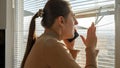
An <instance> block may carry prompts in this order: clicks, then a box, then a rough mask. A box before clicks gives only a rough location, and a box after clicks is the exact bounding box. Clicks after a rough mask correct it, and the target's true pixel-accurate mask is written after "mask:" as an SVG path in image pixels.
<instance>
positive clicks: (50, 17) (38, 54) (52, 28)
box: [21, 0, 98, 68]
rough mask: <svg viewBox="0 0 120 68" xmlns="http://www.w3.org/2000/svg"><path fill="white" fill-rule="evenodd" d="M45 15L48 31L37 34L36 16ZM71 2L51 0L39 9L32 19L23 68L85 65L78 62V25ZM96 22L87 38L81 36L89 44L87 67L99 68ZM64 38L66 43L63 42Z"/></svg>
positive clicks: (75, 67)
mask: <svg viewBox="0 0 120 68" xmlns="http://www.w3.org/2000/svg"><path fill="white" fill-rule="evenodd" d="M37 17H42V21H41V24H42V26H43V27H44V28H45V31H44V33H43V34H42V35H41V36H40V37H37V38H36V36H35V19H36V18H37ZM77 24H78V22H77V21H76V19H75V17H74V14H73V13H72V11H71V8H70V5H69V3H68V2H66V1H64V0H48V2H47V3H46V5H45V7H44V9H43V10H39V11H38V12H37V13H36V14H35V15H34V16H33V18H32V20H31V24H30V29H29V36H28V42H27V49H26V53H25V56H24V59H23V62H22V65H21V68H81V67H80V66H79V65H78V64H77V63H76V62H75V58H76V56H77V53H78V52H79V51H78V50H74V48H73V47H74V41H72V42H69V41H68V40H67V39H69V38H73V37H74V32H75V28H74V26H75V25H77ZM95 31H96V28H95V26H94V24H92V25H91V27H90V28H89V29H88V32H87V38H86V39H85V38H84V37H83V36H80V37H81V38H82V40H83V42H84V44H85V46H86V66H85V68H97V64H96V56H97V53H98V51H97V50H96V49H95V48H96V43H97V37H96V34H95ZM61 40H63V41H64V43H65V44H63V43H62V42H61Z"/></svg>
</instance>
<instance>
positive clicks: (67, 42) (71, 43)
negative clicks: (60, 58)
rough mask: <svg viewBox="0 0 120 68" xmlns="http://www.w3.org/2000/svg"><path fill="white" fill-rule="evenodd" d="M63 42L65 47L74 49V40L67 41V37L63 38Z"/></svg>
mask: <svg viewBox="0 0 120 68" xmlns="http://www.w3.org/2000/svg"><path fill="white" fill-rule="evenodd" d="M63 41H64V43H65V44H66V47H67V48H68V49H74V43H75V40H73V41H72V42H69V41H68V40H67V39H65V40H63Z"/></svg>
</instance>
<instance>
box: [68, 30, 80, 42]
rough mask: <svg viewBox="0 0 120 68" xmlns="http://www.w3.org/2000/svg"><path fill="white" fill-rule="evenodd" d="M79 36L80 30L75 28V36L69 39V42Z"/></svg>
mask: <svg viewBox="0 0 120 68" xmlns="http://www.w3.org/2000/svg"><path fill="white" fill-rule="evenodd" d="M78 36H79V34H78V32H77V31H76V30H75V32H74V37H73V38H70V39H68V41H69V42H72V41H73V40H75V39H76V38H77V37H78Z"/></svg>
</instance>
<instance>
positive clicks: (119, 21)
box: [115, 0, 120, 68]
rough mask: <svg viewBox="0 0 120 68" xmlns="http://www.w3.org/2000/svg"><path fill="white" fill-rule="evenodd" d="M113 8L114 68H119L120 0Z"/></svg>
mask: <svg viewBox="0 0 120 68" xmlns="http://www.w3.org/2000/svg"><path fill="white" fill-rule="evenodd" d="M115 6H116V7H115V9H116V11H115V29H116V32H115V34H116V35H115V36H116V37H115V38H116V39H115V50H116V51H115V59H116V60H115V66H116V67H115V68H120V0H116V5H115Z"/></svg>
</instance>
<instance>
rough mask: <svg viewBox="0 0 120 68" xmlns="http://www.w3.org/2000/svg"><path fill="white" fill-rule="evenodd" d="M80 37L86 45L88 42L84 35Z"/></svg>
mask: <svg viewBox="0 0 120 68" xmlns="http://www.w3.org/2000/svg"><path fill="white" fill-rule="evenodd" d="M80 37H81V39H82V41H83V43H84V44H86V40H85V38H84V37H83V36H82V35H80Z"/></svg>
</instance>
